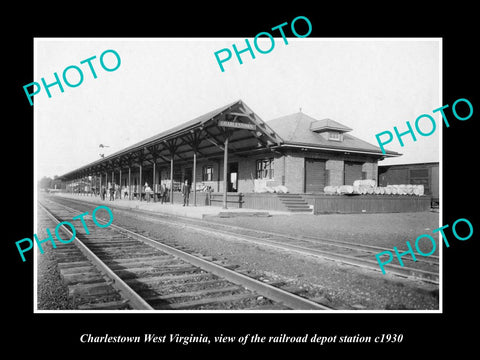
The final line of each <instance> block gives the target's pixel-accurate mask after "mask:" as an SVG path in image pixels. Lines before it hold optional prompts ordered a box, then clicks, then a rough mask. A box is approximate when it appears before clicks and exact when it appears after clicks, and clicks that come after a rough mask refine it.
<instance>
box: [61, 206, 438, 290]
mask: <svg viewBox="0 0 480 360" xmlns="http://www.w3.org/2000/svg"><path fill="white" fill-rule="evenodd" d="M56 200H59V199H58V198H57V199H56ZM61 201H67V202H74V203H75V202H76V203H79V204H85V203H89V202H88V201H84V200H76V199H75V200H74V199H65V198H63V199H62V200H61ZM90 204H91V203H90ZM111 206H112V208H115V210H116V211H120V212H125V213H132V212H136V213H140V214H142V217H144V218H145V219H148V220H151V221H154V222H157V223H160V224H162V225H164V226H172V225H175V226H176V227H180V228H182V227H183V228H188V229H192V230H195V231H198V232H203V233H206V234H208V235H210V236H219V235H221V236H222V238H224V239H232V240H237V241H244V242H249V243H254V244H258V245H263V246H269V247H272V248H276V249H280V250H285V251H289V252H291V251H294V252H296V253H299V254H302V255H307V256H313V257H317V258H322V259H327V260H332V261H336V262H340V263H343V264H349V265H353V266H358V267H361V268H364V269H368V270H372V271H375V272H380V271H381V270H380V268H379V265H378V262H377V261H376V259H375V255H376V254H378V253H379V252H382V251H392V249H387V248H382V247H378V246H371V245H363V244H354V243H351V242H347V241H339V240H333V239H326V238H321V237H308V236H293V235H288V234H279V233H274V232H268V231H261V230H255V229H246V228H241V227H238V226H233V225H225V224H219V223H214V222H207V221H204V220H197V219H192V218H183V217H174V216H168V215H163V214H153V213H152V212H149V211H144V210H140V209H135V210H132V209H128V210H126V209H124V208H123V209H122V208H121V207H115V205H114V204H112V205H111ZM399 250H400V249H399ZM402 260H403V261H404V262H405V263H406V264H408V266H400V265H396V264H392V263H390V264H387V265H385V269H386V271H387V274H388V275H389V276H400V277H403V278H408V279H411V280H419V281H424V282H428V283H433V284H438V283H439V258H438V256H434V255H431V256H429V257H428V258H425V259H424V258H420V257H417V261H413V258H411V257H404V258H402Z"/></svg>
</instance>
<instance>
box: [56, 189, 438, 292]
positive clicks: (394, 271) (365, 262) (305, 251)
mask: <svg viewBox="0 0 480 360" xmlns="http://www.w3.org/2000/svg"><path fill="white" fill-rule="evenodd" d="M70 200H72V201H73V202H77V203H80V204H81V203H89V204H92V205H93V204H94V203H90V202H88V201H84V200H77V199H70V198H68V199H67V201H70ZM63 206H65V205H63ZM114 208H115V209H116V210H119V211H123V212H128V211H129V210H127V209H124V208H120V207H117V206H114ZM130 210H131V211H133V212H137V213H141V214H144V215H146V216H147V217H148V218H149V219H151V220H153V221H157V222H159V223H162V224H166V225H170V226H171V225H172V221H170V219H169V220H164V219H161V218H159V217H156V216H155V214H151V213H149V212H148V211H143V210H139V209H130ZM170 218H171V219H173V222H175V223H176V224H181V226H183V227H185V228H190V229H191V230H194V231H200V232H204V233H207V234H209V235H216V236H218V235H219V234H222V235H223V236H225V237H227V238H231V239H233V240H237V241H243V242H250V243H255V244H258V245H264V246H269V247H272V248H276V249H280V250H284V251H285V250H287V251H294V252H297V253H299V254H302V255H309V256H314V257H318V258H323V259H327V260H332V261H337V262H341V263H344V264H348V265H352V266H357V267H361V268H365V269H369V270H372V271H376V272H381V269H380V268H379V266H378V263H377V262H376V261H373V260H369V259H360V258H357V257H354V256H349V255H344V254H338V253H334V252H331V251H325V250H320V249H312V248H307V247H304V246H299V245H294V244H286V243H284V242H278V241H275V240H268V239H261V238H258V237H253V236H250V235H244V234H238V233H235V232H232V231H228V230H221V229H218V228H217V229H212V228H210V227H208V226H202V225H199V224H198V223H197V224H192V223H191V221H190V219H187V221H181V220H178V219H174V218H173V217H170ZM228 226H229V225H228ZM248 230H250V229H248ZM252 231H257V230H252ZM267 233H268V232H267ZM293 239H294V240H295V238H294V237H293ZM298 240H301V239H298ZM319 245H320V244H319ZM327 245H329V244H327ZM354 245H355V244H354ZM342 247H345V246H342ZM352 248H353V249H355V246H352ZM361 251H366V250H363V249H361ZM419 262H425V263H432V262H428V261H425V260H422V261H419ZM433 264H434V265H438V263H436V262H433ZM386 270H387V274H389V275H394V276H400V277H404V278H408V279H411V280H421V281H425V282H429V283H433V284H436V285H438V284H439V273H435V272H431V271H426V270H421V269H415V268H411V267H404V266H400V265H395V264H388V266H386Z"/></svg>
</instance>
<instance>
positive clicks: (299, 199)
mask: <svg viewBox="0 0 480 360" xmlns="http://www.w3.org/2000/svg"><path fill="white" fill-rule="evenodd" d="M351 131H352V129H351V128H349V127H347V126H345V125H343V124H340V123H338V122H336V121H334V120H331V119H314V118H312V117H310V116H308V115H307V114H305V113H303V112H297V113H294V114H291V115H287V116H283V117H280V118H277V119H273V120H270V121H267V122H265V121H263V120H262V119H260V117H259V116H258V115H257V114H255V113H254V112H253V111H252V110H251V109H250V108H249V107H248V106H247V105H246V104H245V103H244V102H243V101H241V100H238V101H235V102H233V103H231V104H228V105H225V106H223V107H221V108H218V109H216V110H213V111H211V112H209V113H207V114H204V115H202V116H199V117H197V118H195V119H193V120H190V121H188V122H186V123H183V124H181V125H179V126H176V127H174V128H172V129H170V130H167V131H164V132H162V133H160V134H157V135H155V136H152V137H150V138H148V139H145V140H143V141H141V142H139V143H136V144H134V145H131V146H129V147H126V148H125V149H123V150H120V151H118V152H116V153H113V154H111V155H109V156H106V157H104V158H101V159H99V160H97V161H94V162H92V163H90V164H87V165H85V166H82V167H80V168H78V169H76V170H73V171H71V172H69V173H67V174H64V175H62V176H61V179H62V180H63V181H65V182H66V184H67V192H87V193H93V194H96V195H98V194H99V192H100V189H102V186H103V187H107V188H108V187H109V186H111V184H112V183H113V184H116V186H119V188H120V189H121V191H120V196H121V197H122V198H124V197H125V194H126V197H128V199H129V200H135V201H145V200H146V199H145V196H146V194H145V183H147V184H148V186H149V187H150V188H151V189H152V195H151V198H150V199H148V200H151V201H159V199H160V192H161V188H162V185H164V188H166V189H167V196H166V201H167V202H168V203H172V204H179V203H182V201H183V200H182V194H181V192H180V189H181V184H182V183H183V182H184V181H185V180H186V179H187V180H188V181H189V184H191V193H190V206H217V207H223V208H244V209H262V210H280V211H294V212H301V211H304V212H309V213H314V214H317V213H327V212H343V213H348V212H398V211H424V210H428V208H429V206H430V199H429V196H428V194H427V195H426V196H400V195H384V194H382V195H378V194H377V195H375V194H367V195H365V194H363V195H353V194H351V195H350V196H348V195H327V194H325V193H324V188H325V187H326V186H340V185H353V183H354V181H355V180H366V179H371V180H373V181H374V182H375V184H377V182H378V162H379V161H380V160H382V159H384V158H386V157H395V156H400V155H401V154H399V153H396V152H392V151H387V152H386V154H383V153H382V151H381V149H380V148H379V147H377V146H374V145H372V144H369V143H368V142H365V141H363V140H361V139H358V138H356V137H355V136H352V135H350V132H351Z"/></svg>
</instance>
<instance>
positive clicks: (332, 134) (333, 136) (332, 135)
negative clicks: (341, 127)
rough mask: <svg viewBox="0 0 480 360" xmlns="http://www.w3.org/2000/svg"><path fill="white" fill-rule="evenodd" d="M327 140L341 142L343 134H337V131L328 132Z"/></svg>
mask: <svg viewBox="0 0 480 360" xmlns="http://www.w3.org/2000/svg"><path fill="white" fill-rule="evenodd" d="M328 140H334V141H342V140H343V134H342V133H340V132H338V131H329V132H328Z"/></svg>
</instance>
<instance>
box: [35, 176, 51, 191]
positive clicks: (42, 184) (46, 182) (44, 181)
mask: <svg viewBox="0 0 480 360" xmlns="http://www.w3.org/2000/svg"><path fill="white" fill-rule="evenodd" d="M52 181H53V180H52V179H51V178H49V177H46V176H44V177H42V178H41V179H40V180H39V181H38V188H39V189H49V188H50V187H51V185H52Z"/></svg>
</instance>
